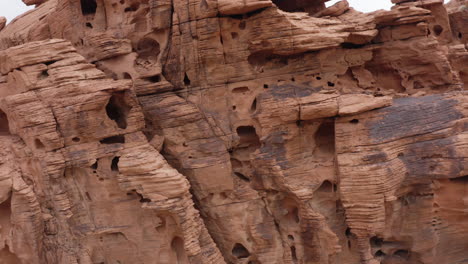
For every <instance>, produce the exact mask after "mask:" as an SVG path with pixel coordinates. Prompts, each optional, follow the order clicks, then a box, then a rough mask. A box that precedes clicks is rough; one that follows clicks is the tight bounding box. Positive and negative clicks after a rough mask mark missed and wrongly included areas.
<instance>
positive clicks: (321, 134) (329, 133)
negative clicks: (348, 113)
mask: <svg viewBox="0 0 468 264" xmlns="http://www.w3.org/2000/svg"><path fill="white" fill-rule="evenodd" d="M315 144H316V148H317V151H318V152H319V153H322V154H325V155H331V154H334V153H335V122H334V121H333V120H331V121H324V122H323V123H322V124H321V125H320V126H319V128H318V130H317V132H316V133H315Z"/></svg>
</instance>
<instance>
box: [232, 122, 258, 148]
mask: <svg viewBox="0 0 468 264" xmlns="http://www.w3.org/2000/svg"><path fill="white" fill-rule="evenodd" d="M236 131H237V135H239V137H240V144H241V145H242V146H258V145H260V138H259V137H258V135H257V132H256V130H255V127H253V126H240V127H238V128H237V129H236Z"/></svg>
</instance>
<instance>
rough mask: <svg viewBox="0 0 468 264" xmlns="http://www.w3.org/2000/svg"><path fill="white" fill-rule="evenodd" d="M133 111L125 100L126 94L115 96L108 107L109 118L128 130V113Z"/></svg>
mask: <svg viewBox="0 0 468 264" xmlns="http://www.w3.org/2000/svg"><path fill="white" fill-rule="evenodd" d="M131 109H132V107H131V106H130V105H128V104H127V102H126V100H125V93H115V94H113V95H112V96H111V98H110V99H109V102H108V103H107V105H106V113H107V116H108V117H109V118H110V119H111V120H113V121H115V123H116V124H117V126H118V127H119V128H122V129H125V128H127V118H128V113H130V110H131Z"/></svg>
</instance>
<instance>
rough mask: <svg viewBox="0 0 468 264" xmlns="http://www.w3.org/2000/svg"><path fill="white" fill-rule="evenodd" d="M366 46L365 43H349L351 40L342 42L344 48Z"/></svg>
mask: <svg viewBox="0 0 468 264" xmlns="http://www.w3.org/2000/svg"><path fill="white" fill-rule="evenodd" d="M364 46H366V45H365V44H354V43H349V42H344V43H342V44H341V47H342V48H343V49H360V48H362V47H364Z"/></svg>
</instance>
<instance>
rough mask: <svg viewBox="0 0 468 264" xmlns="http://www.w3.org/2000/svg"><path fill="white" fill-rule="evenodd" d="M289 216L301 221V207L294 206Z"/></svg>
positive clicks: (295, 220)
mask: <svg viewBox="0 0 468 264" xmlns="http://www.w3.org/2000/svg"><path fill="white" fill-rule="evenodd" d="M288 216H289V217H290V218H291V219H293V220H294V222H296V223H299V222H300V220H301V219H300V218H299V209H298V208H297V207H293V208H292V209H290V210H289V211H288Z"/></svg>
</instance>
